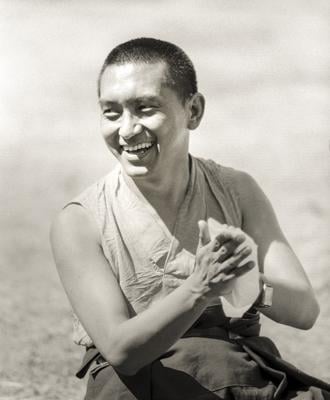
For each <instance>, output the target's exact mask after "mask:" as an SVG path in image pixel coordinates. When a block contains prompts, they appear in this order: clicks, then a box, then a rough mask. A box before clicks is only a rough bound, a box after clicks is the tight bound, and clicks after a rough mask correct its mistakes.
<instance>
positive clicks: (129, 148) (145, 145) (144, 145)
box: [123, 142, 152, 151]
mask: <svg viewBox="0 0 330 400" xmlns="http://www.w3.org/2000/svg"><path fill="white" fill-rule="evenodd" d="M151 146H152V143H150V142H148V143H140V144H137V145H136V146H123V149H124V150H125V151H135V150H140V149H149V147H151Z"/></svg>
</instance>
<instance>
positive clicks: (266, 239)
mask: <svg viewBox="0 0 330 400" xmlns="http://www.w3.org/2000/svg"><path fill="white" fill-rule="evenodd" d="M237 183H238V185H237V188H238V190H239V193H240V201H241V207H242V212H243V230H244V231H245V232H246V233H248V234H249V235H250V236H251V237H253V238H254V240H255V242H256V243H257V244H258V257H259V265H260V268H261V272H262V273H263V279H264V281H265V282H268V283H270V284H271V285H272V286H273V288H274V297H273V305H272V307H271V308H269V309H264V310H263V313H264V314H265V315H267V316H268V317H269V318H271V319H273V320H274V321H277V322H279V323H282V324H285V325H290V326H293V327H295V328H301V329H309V328H311V327H312V326H313V324H314V323H315V321H316V319H317V316H318V314H319V306H318V303H317V301H316V299H315V295H314V292H313V289H312V287H311V284H310V282H309V280H308V278H307V276H306V273H305V271H304V269H303V267H302V265H301V264H300V262H299V260H298V258H297V257H296V255H295V253H294V252H293V250H292V249H291V247H290V245H289V244H288V242H287V240H286V238H285V236H284V234H283V232H282V231H281V228H280V226H279V224H278V221H277V218H276V216H275V213H274V211H273V208H272V206H271V204H270V202H269V200H268V199H267V197H266V195H265V194H264V193H263V191H262V190H261V189H260V187H259V186H258V184H257V183H256V182H255V181H254V179H252V178H251V177H250V176H249V175H248V174H245V173H241V174H240V176H239V179H238V182H237Z"/></svg>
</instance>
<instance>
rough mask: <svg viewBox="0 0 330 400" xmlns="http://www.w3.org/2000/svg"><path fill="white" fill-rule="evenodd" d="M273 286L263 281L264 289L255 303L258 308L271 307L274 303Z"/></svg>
mask: <svg viewBox="0 0 330 400" xmlns="http://www.w3.org/2000/svg"><path fill="white" fill-rule="evenodd" d="M273 292H274V289H273V286H272V285H270V284H269V283H266V282H262V289H261V292H260V294H259V296H258V297H257V300H256V301H255V303H254V307H256V308H269V307H271V306H272V304H273Z"/></svg>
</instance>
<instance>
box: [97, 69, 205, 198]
mask: <svg viewBox="0 0 330 400" xmlns="http://www.w3.org/2000/svg"><path fill="white" fill-rule="evenodd" d="M166 75H167V66H166V64H165V63H163V62H158V63H153V64H146V63H137V64H136V63H127V64H122V65H111V66H109V67H107V68H106V70H105V71H104V74H103V76H102V79H101V86H100V99H99V101H100V106H101V111H102V118H101V121H102V122H101V131H102V134H103V137H104V139H105V141H106V143H107V146H108V147H109V149H110V150H111V152H112V153H113V154H114V156H115V157H116V158H117V159H118V160H119V162H120V164H121V165H122V168H123V170H124V173H126V174H127V176H130V177H131V178H133V179H134V181H135V182H136V183H137V184H138V186H139V187H140V188H141V189H142V190H143V187H145V188H146V187H148V188H150V185H153V186H154V185H157V186H158V188H159V187H163V188H164V187H166V186H167V182H168V183H169V182H171V186H173V176H176V177H177V179H178V181H179V182H180V179H181V180H182V181H183V186H185V184H186V183H187V181H188V177H189V169H188V165H189V164H188V145H189V129H194V128H195V127H197V125H198V123H199V120H200V118H201V115H199V116H198V118H197V119H198V123H194V118H195V114H198V113H199V114H202V110H201V112H200V111H199V110H197V109H198V105H197V107H196V102H197V103H200V102H201V100H203V98H202V96H201V95H200V94H196V95H195V96H192V98H191V99H188V100H187V101H185V102H182V101H181V100H180V99H179V97H178V96H177V94H176V92H175V91H174V90H173V89H171V88H170V87H168V86H167V85H166ZM202 108H203V107H202ZM195 119H196V118H195ZM142 143H144V144H145V143H147V144H148V145H150V143H151V144H152V147H150V148H149V149H144V150H143V151H141V152H139V153H138V154H137V153H134V152H128V151H125V150H124V146H127V145H128V146H134V145H137V144H142ZM178 171H179V173H178ZM180 184H181V183H180ZM181 187H182V185H181Z"/></svg>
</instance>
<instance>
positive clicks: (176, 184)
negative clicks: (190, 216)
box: [133, 154, 191, 230]
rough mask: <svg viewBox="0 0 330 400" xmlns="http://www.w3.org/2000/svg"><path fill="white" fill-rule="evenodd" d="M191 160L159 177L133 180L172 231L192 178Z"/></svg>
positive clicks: (188, 159) (178, 163) (177, 163)
mask: <svg viewBox="0 0 330 400" xmlns="http://www.w3.org/2000/svg"><path fill="white" fill-rule="evenodd" d="M190 164H191V161H190V158H189V155H188V154H187V157H186V158H185V159H183V160H181V161H179V162H176V163H175V168H174V169H170V168H169V169H167V170H166V171H164V173H163V174H162V175H161V176H159V177H148V179H133V181H134V183H135V185H136V186H137V187H138V189H139V190H140V192H141V193H142V194H143V196H144V197H145V198H146V200H147V201H148V202H149V203H150V204H151V205H152V206H153V207H154V208H155V210H156V211H157V212H158V214H159V215H160V217H161V218H162V219H163V221H164V222H165V223H166V225H167V226H168V227H169V229H170V230H172V229H171V228H172V227H173V226H174V224H175V220H176V216H177V212H178V210H179V208H180V206H181V204H182V202H183V200H184V197H185V194H186V192H187V187H188V183H189V177H190Z"/></svg>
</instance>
